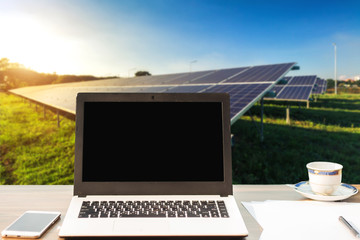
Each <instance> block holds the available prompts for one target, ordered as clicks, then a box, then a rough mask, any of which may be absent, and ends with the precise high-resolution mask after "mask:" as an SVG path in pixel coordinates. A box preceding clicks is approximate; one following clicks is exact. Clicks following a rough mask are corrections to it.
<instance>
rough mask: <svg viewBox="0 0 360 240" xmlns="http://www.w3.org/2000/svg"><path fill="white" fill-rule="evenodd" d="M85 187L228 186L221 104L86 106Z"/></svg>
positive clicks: (174, 103) (87, 103) (123, 103)
mask: <svg viewBox="0 0 360 240" xmlns="http://www.w3.org/2000/svg"><path fill="white" fill-rule="evenodd" d="M84 104H85V105H84V129H83V131H84V134H83V181H84V182H86V181H96V182H104V181H119V182H127V181H131V182H143V181H150V182H167V181H223V180H224V166H223V139H222V135H223V133H222V124H223V123H222V104H221V103H220V102H85V103H84Z"/></svg>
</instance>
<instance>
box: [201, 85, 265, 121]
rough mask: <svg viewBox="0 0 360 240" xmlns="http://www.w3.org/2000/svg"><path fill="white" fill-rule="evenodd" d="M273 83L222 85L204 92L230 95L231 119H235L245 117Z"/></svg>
mask: <svg viewBox="0 0 360 240" xmlns="http://www.w3.org/2000/svg"><path fill="white" fill-rule="evenodd" d="M271 85H272V84H271V83H262V84H221V85H215V86H213V87H210V88H208V89H206V90H205V91H204V92H208V93H221V92H227V93H229V94H230V117H231V119H232V122H233V119H235V118H236V117H238V116H241V115H243V114H244V113H245V112H246V111H247V110H248V109H249V108H250V107H251V106H252V105H253V104H254V103H255V102H257V101H258V100H259V99H260V98H261V97H262V95H261V94H265V92H266V90H267V89H268V88H269V87H270V86H271Z"/></svg>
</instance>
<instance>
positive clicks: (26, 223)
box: [2, 211, 60, 238]
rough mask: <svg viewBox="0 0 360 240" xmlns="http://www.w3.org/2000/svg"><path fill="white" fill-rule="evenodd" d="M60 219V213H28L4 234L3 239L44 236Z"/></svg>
mask: <svg viewBox="0 0 360 240" xmlns="http://www.w3.org/2000/svg"><path fill="white" fill-rule="evenodd" d="M59 217H60V212H41V211H27V212H25V213H24V214H23V215H22V216H21V217H19V218H18V219H17V220H15V222H13V223H12V224H11V225H10V226H9V227H7V228H6V229H5V230H4V231H3V232H2V236H3V237H33V238H37V237H40V236H41V234H43V233H44V232H45V231H46V229H48V228H49V227H50V226H51V225H52V224H53V223H55V222H56V220H58V219H59Z"/></svg>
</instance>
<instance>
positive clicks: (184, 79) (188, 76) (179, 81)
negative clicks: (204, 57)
mask: <svg viewBox="0 0 360 240" xmlns="http://www.w3.org/2000/svg"><path fill="white" fill-rule="evenodd" d="M212 72H214V70H212V71H201V72H192V73H188V74H184V75H182V76H181V77H178V78H175V79H173V80H170V81H165V83H166V84H185V83H188V82H190V81H192V80H196V79H198V78H200V77H204V76H206V75H208V74H210V73H212Z"/></svg>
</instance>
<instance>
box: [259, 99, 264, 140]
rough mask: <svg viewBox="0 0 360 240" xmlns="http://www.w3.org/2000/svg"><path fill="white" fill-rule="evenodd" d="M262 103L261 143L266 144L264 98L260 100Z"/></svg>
mask: <svg viewBox="0 0 360 240" xmlns="http://www.w3.org/2000/svg"><path fill="white" fill-rule="evenodd" d="M260 103H261V127H260V142H264V98H263V97H262V98H261V100H260Z"/></svg>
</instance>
